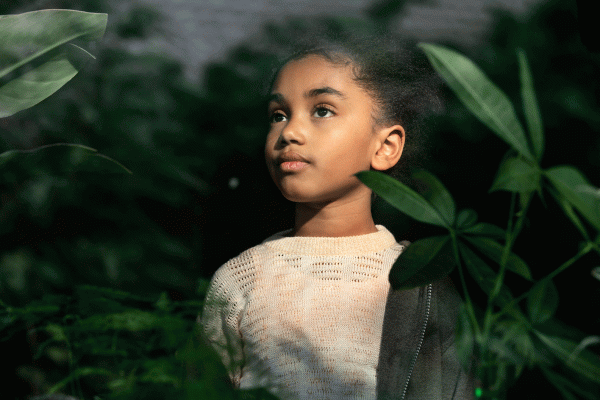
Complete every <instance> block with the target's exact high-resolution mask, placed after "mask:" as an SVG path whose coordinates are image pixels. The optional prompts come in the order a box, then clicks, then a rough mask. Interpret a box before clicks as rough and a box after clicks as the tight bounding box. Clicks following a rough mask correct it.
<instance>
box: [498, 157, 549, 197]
mask: <svg viewBox="0 0 600 400" xmlns="http://www.w3.org/2000/svg"><path fill="white" fill-rule="evenodd" d="M540 176H541V173H540V170H539V169H538V168H536V167H534V166H532V165H531V164H530V163H528V162H527V161H525V160H523V159H522V158H520V157H519V158H516V157H511V158H507V159H506V160H504V161H503V162H502V164H500V168H498V173H497V174H496V179H495V180H494V183H493V184H492V187H491V189H490V192H494V191H496V190H506V191H508V192H518V193H528V192H532V191H534V190H538V189H539V187H540Z"/></svg>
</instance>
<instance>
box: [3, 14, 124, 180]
mask: <svg viewBox="0 0 600 400" xmlns="http://www.w3.org/2000/svg"><path fill="white" fill-rule="evenodd" d="M107 19H108V15H106V14H99V13H87V12H82V11H75V10H41V11H32V12H28V13H23V14H17V15H2V16H0V43H2V46H0V82H2V83H3V84H2V86H0V118H5V117H9V116H11V115H13V114H15V113H17V112H19V111H22V110H25V109H27V108H29V107H32V106H34V105H36V104H38V103H39V102H41V101H42V100H44V99H46V98H47V97H49V96H50V95H52V94H53V93H54V92H56V91H57V90H58V89H60V88H61V87H62V86H63V85H65V84H66V83H67V82H68V81H69V80H71V79H72V78H73V77H74V76H75V75H77V72H78V70H79V69H80V68H82V66H83V65H84V63H85V62H86V61H87V60H86V58H87V57H92V58H94V56H93V55H91V54H90V53H89V52H87V51H86V50H85V49H83V48H82V47H80V46H78V45H77V44H75V43H78V42H90V41H95V40H98V39H100V38H101V37H102V36H103V35H104V31H105V29H106V23H107ZM59 148H60V150H63V151H64V150H66V153H67V154H62V157H56V158H58V159H63V160H66V161H67V162H66V163H62V164H64V165H65V166H70V167H75V166H77V167H80V168H84V169H86V168H90V167H91V169H92V170H94V169H97V168H98V167H99V168H100V169H102V168H103V167H104V168H106V166H110V167H113V166H114V165H117V166H118V167H120V168H122V169H124V170H126V171H127V172H129V173H131V171H129V170H128V169H127V168H125V167H124V166H123V165H121V164H120V163H118V162H117V161H115V160H113V159H111V158H110V157H107V156H105V155H102V154H97V150H95V149H93V148H90V147H88V146H83V145H78V144H65V143H57V144H53V145H49V146H41V147H38V148H35V149H29V150H9V151H5V152H3V153H1V154H0V167H3V166H4V167H5V164H7V163H9V162H10V161H11V160H14V159H23V158H31V157H32V156H33V157H35V156H39V153H45V152H49V151H51V152H53V151H54V150H56V149H59ZM104 161H109V162H108V163H106V164H104ZM59 164H61V163H59ZM82 164H83V165H82Z"/></svg>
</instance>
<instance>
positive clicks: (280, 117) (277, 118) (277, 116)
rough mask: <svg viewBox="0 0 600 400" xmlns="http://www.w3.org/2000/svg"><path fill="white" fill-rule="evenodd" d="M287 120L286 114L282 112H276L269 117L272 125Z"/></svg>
mask: <svg viewBox="0 0 600 400" xmlns="http://www.w3.org/2000/svg"><path fill="white" fill-rule="evenodd" d="M285 119H286V116H285V114H283V113H282V112H281V111H275V112H273V113H272V114H271V116H270V117H269V122H271V123H276V122H283V121H285Z"/></svg>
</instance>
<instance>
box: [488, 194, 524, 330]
mask: <svg viewBox="0 0 600 400" xmlns="http://www.w3.org/2000/svg"><path fill="white" fill-rule="evenodd" d="M531 199H532V196H528V197H527V201H526V202H525V206H524V207H523V208H522V209H521V211H520V213H519V217H518V219H517V223H516V224H515V225H514V228H513V224H512V221H513V218H514V215H515V202H516V193H513V195H512V197H511V202H510V211H509V218H508V227H507V229H506V243H505V245H504V249H503V250H502V256H501V257H500V271H499V272H498V275H497V276H496V279H495V282H494V288H493V289H492V292H491V293H490V297H489V298H488V304H487V307H486V310H485V317H484V328H483V329H484V334H485V335H486V336H487V335H488V334H489V332H490V330H491V327H492V322H493V320H494V318H492V315H493V308H494V301H495V300H496V297H498V294H499V293H500V290H501V289H502V285H503V284H504V275H505V273H506V264H507V263H508V257H509V256H510V252H511V250H512V246H513V244H514V243H515V241H516V239H517V237H518V236H519V233H520V232H521V229H522V228H523V222H524V221H525V217H526V215H527V210H528V209H529V204H531Z"/></svg>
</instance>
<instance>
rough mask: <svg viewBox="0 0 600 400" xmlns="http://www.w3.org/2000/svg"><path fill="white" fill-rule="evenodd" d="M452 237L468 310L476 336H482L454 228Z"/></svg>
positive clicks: (451, 232)
mask: <svg viewBox="0 0 600 400" xmlns="http://www.w3.org/2000/svg"><path fill="white" fill-rule="evenodd" d="M450 237H451V238H452V250H453V252H454V259H455V260H456V265H457V266H458V275H459V276H460V284H461V286H462V287H463V292H464V295H465V303H466V307H467V312H468V313H469V318H470V319H471V326H472V327H473V329H474V330H475V336H476V337H480V335H481V331H480V329H479V324H478V323H477V318H476V317H475V310H474V309H473V302H472V301H471V297H470V296H469V291H468V290H467V282H466V281H465V275H464V272H463V268H462V263H461V262H460V253H459V251H458V242H457V239H456V234H455V233H454V231H453V230H451V231H450Z"/></svg>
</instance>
